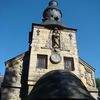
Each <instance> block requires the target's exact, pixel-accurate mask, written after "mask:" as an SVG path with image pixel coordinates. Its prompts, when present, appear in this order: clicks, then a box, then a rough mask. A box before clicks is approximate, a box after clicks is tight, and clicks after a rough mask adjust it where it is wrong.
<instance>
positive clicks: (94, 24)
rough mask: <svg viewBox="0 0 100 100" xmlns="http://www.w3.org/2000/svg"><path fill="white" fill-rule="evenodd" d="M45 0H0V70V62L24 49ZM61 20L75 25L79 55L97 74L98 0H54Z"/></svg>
mask: <svg viewBox="0 0 100 100" xmlns="http://www.w3.org/2000/svg"><path fill="white" fill-rule="evenodd" d="M48 2H49V0H0V73H1V74H2V75H3V74H4V72H5V65H4V62H5V61H7V60H9V59H11V58H13V57H15V56H17V55H19V54H21V53H23V52H24V51H27V50H28V46H29V44H28V35H29V32H30V31H31V25H32V23H41V19H42V13H43V11H44V9H45V8H46V7H47V4H48ZM58 2H59V8H60V9H61V11H62V13H63V17H62V22H63V23H64V24H65V25H66V26H67V27H70V28H76V29H78V31H77V33H76V35H77V42H78V49H79V56H80V57H81V58H82V59H84V60H85V61H86V62H87V63H89V64H90V65H92V66H93V67H94V68H95V69H96V72H95V75H96V77H99V78H100V44H99V43H100V0H58Z"/></svg>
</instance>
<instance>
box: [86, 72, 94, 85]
mask: <svg viewBox="0 0 100 100" xmlns="http://www.w3.org/2000/svg"><path fill="white" fill-rule="evenodd" d="M85 78H86V83H87V84H88V85H89V86H93V87H94V86H95V84H94V80H93V79H94V78H93V76H92V73H90V72H88V71H87V70H85Z"/></svg>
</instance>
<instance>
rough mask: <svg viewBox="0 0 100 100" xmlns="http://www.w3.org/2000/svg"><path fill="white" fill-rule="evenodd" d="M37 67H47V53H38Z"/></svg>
mask: <svg viewBox="0 0 100 100" xmlns="http://www.w3.org/2000/svg"><path fill="white" fill-rule="evenodd" d="M37 68H40V69H46V68H47V55H37Z"/></svg>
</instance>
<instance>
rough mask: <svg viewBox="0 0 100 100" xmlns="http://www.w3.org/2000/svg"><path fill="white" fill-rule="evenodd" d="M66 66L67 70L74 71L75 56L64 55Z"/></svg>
mask: <svg viewBox="0 0 100 100" xmlns="http://www.w3.org/2000/svg"><path fill="white" fill-rule="evenodd" d="M64 68H65V69H66V70H67V71H73V70H74V60H73V58H69V57H64Z"/></svg>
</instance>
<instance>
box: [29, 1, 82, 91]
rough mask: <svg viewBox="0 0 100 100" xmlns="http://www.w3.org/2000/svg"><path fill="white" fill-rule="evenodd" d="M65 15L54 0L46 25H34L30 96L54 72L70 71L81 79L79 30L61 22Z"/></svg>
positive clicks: (50, 3)
mask: <svg viewBox="0 0 100 100" xmlns="http://www.w3.org/2000/svg"><path fill="white" fill-rule="evenodd" d="M61 18H62V12H61V10H60V9H59V7H58V2H57V1H56V0H51V1H50V2H49V4H48V7H47V8H46V9H45V10H44V12H43V22H42V23H41V24H33V25H32V32H31V33H30V61H29V75H28V85H29V92H30V91H31V89H32V88H33V87H34V84H35V83H36V81H37V80H38V79H39V78H40V77H41V76H43V75H44V74H46V73H47V72H49V71H52V70H59V69H62V70H66V71H71V72H72V73H75V74H76V75H77V76H78V77H79V78H80V73H79V59H78V58H79V57H78V49H77V42H76V31H77V30H76V29H73V28H67V27H66V26H65V25H63V24H62V22H61Z"/></svg>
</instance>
